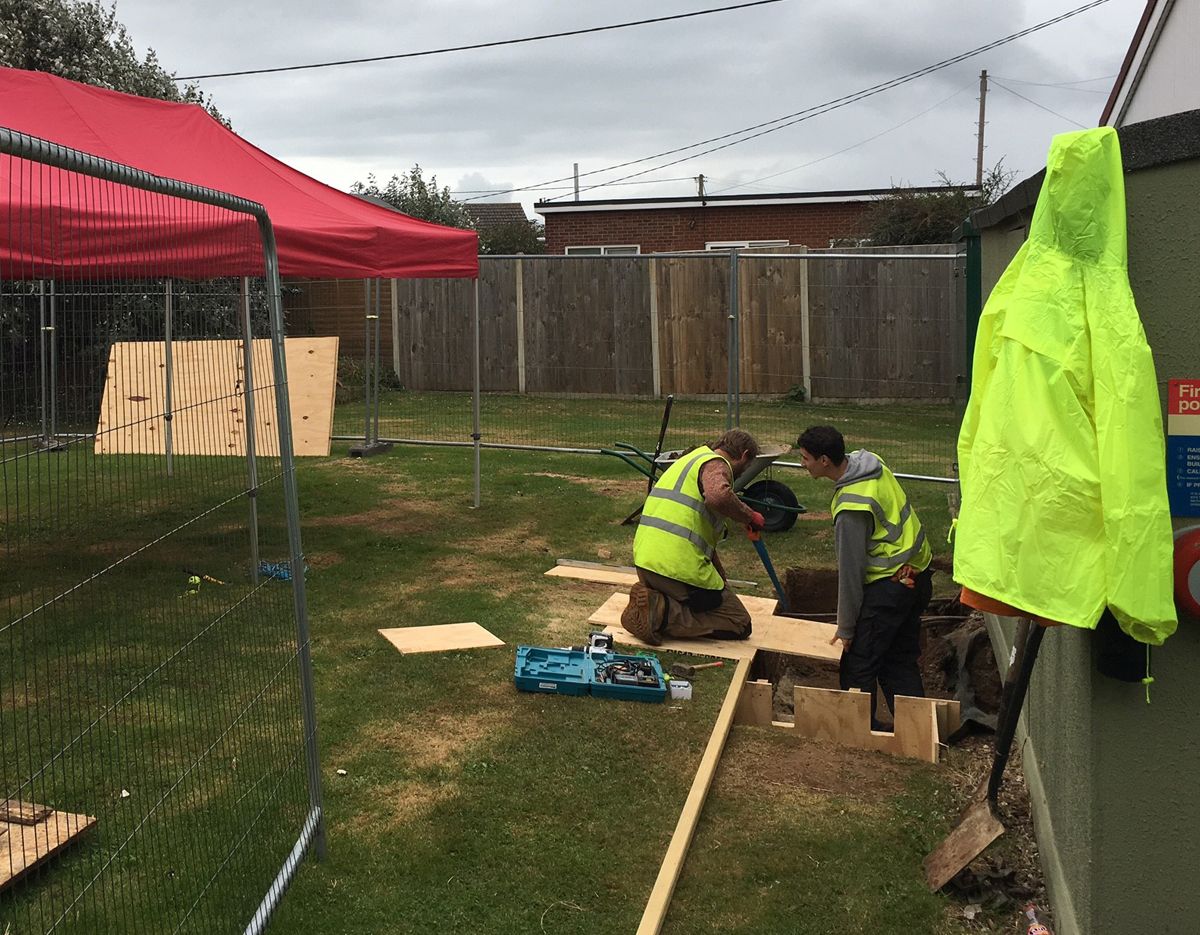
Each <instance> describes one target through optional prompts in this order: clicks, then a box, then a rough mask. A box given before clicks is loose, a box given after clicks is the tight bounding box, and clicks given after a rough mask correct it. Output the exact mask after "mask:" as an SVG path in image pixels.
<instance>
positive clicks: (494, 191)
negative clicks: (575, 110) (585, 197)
mask: <svg viewBox="0 0 1200 935" xmlns="http://www.w3.org/2000/svg"><path fill="white" fill-rule="evenodd" d="M694 181H696V177H695V176H694V175H676V176H672V177H671V178H669V179H644V180H643V181H641V182H614V183H613V184H614V185H656V184H659V183H662V182H694ZM534 190H536V191H555V192H565V191H574V190H575V186H574V185H555V186H550V185H532V186H530V187H529V188H528V189H526V191H534ZM509 191H510V189H505V188H463V189H457V190H455V192H454V194H456V195H506V194H508V192H509Z"/></svg>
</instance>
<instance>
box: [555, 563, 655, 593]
mask: <svg viewBox="0 0 1200 935" xmlns="http://www.w3.org/2000/svg"><path fill="white" fill-rule="evenodd" d="M546 576H547V577H549V578H573V579H574V580H576V581H591V582H593V583H595V584H611V585H614V586H616V587H622V588H628V587H631V586H632V585H634V584H637V580H638V577H637V572H635V571H633V570H632V569H630V570H629V571H626V570H625V569H623V568H571V567H570V566H568V565H555V566H554V567H553V568H551V569H550V570H549V571H547V572H546Z"/></svg>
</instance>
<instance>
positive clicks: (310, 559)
mask: <svg viewBox="0 0 1200 935" xmlns="http://www.w3.org/2000/svg"><path fill="white" fill-rule="evenodd" d="M304 560H305V561H306V562H307V563H308V567H309V568H312V569H314V570H316V571H321V570H322V569H325V568H332V567H333V566H334V565H340V564H342V562H344V561H345V560H346V559H345V557H344V556H343V555H342V554H341V553H340V552H305V553H304Z"/></svg>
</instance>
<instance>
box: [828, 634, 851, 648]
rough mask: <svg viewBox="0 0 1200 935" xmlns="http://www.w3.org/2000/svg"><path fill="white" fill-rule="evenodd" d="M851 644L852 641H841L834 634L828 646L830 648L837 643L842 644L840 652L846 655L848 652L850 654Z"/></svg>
mask: <svg viewBox="0 0 1200 935" xmlns="http://www.w3.org/2000/svg"><path fill="white" fill-rule="evenodd" d="M852 642H853V640H844V639H842V638H841V637H840V636H837V635H836V634H835V635H834V637H833V639H831V640H830V641H829V645H830V646H836V645H837V644H838V643H841V644H842V652H844V653H848V652H850V644H851V643H852Z"/></svg>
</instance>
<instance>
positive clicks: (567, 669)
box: [513, 646, 667, 701]
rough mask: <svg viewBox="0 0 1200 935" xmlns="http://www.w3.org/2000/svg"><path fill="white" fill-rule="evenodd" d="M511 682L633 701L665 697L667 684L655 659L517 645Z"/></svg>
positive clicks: (523, 688)
mask: <svg viewBox="0 0 1200 935" xmlns="http://www.w3.org/2000/svg"><path fill="white" fill-rule="evenodd" d="M513 681H514V682H516V685H517V688H519V689H521V691H527V692H547V693H550V694H557V695H595V696H597V697H599V698H624V699H627V700H633V701H662V700H663V699H664V698H666V697H667V683H666V680H665V679H664V678H663V670H662V666H661V665H660V664H659V662H658V660H657V659H655V658H654V657H652V656H622V655H618V654H617V653H610V652H600V651H598V649H597V647H594V646H592V647H588V648H587V649H586V650H579V649H545V648H542V647H540V646H518V647H517V664H516V671H515V673H514V675H513Z"/></svg>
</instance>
